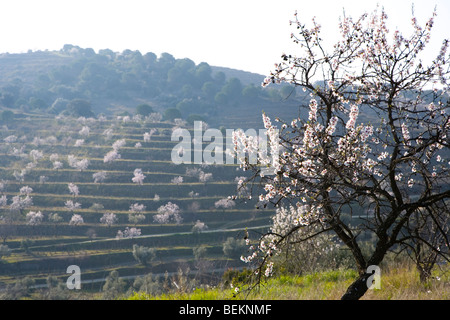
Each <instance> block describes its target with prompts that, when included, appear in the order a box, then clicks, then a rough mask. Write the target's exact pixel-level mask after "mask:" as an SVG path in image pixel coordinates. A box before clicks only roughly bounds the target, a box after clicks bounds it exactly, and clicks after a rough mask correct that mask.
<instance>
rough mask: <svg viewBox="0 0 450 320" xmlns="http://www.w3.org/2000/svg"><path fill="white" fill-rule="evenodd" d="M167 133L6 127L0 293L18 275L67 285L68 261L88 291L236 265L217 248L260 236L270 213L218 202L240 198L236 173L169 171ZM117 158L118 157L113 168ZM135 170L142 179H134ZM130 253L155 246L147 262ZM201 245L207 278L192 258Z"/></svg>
mask: <svg viewBox="0 0 450 320" xmlns="http://www.w3.org/2000/svg"><path fill="white" fill-rule="evenodd" d="M174 126H175V124H174V123H171V122H167V121H166V122H160V121H158V122H155V121H152V120H149V119H148V118H146V119H145V120H144V119H141V118H139V117H137V118H134V119H131V120H129V121H128V120H127V121H124V118H119V119H118V118H117V117H114V118H101V119H94V118H91V119H86V118H82V117H81V118H79V119H75V118H70V117H67V118H65V117H60V118H58V119H55V117H54V116H42V115H37V114H27V116H26V118H22V119H19V120H12V121H10V122H9V123H8V124H7V126H6V125H4V126H3V129H2V131H1V134H0V176H1V181H2V182H1V184H0V199H1V203H0V215H1V223H0V237H1V240H2V245H4V246H7V251H8V254H5V256H3V257H2V259H0V290H2V291H4V290H6V291H8V292H9V290H11V287H12V286H13V285H14V283H16V281H19V280H20V279H22V278H24V277H29V278H30V279H32V280H33V287H34V288H40V287H42V286H45V285H46V281H47V279H48V277H49V276H55V277H56V278H57V279H59V280H60V281H65V280H66V279H67V277H68V275H67V274H66V268H67V267H68V266H70V265H77V266H79V267H80V268H81V272H82V282H83V289H86V290H88V291H89V290H94V291H98V290H99V288H101V286H102V285H103V282H104V280H105V277H106V276H107V275H108V273H109V272H111V271H112V270H115V271H118V272H119V273H120V275H121V276H125V277H129V278H130V279H134V278H135V277H136V276H139V275H145V274H147V273H153V274H164V272H177V270H178V269H179V268H183V270H184V269H186V268H189V269H190V270H192V271H193V272H195V274H196V275H197V277H200V278H202V277H206V276H207V275H208V277H211V274H212V273H217V275H216V277H218V278H220V276H221V273H222V272H223V271H224V270H225V269H226V268H229V267H241V266H243V263H242V262H241V261H240V260H239V254H237V255H233V256H230V255H226V254H224V251H223V245H224V243H225V242H226V241H227V239H228V238H230V237H231V238H233V239H239V238H242V232H243V230H244V229H245V228H246V227H248V228H249V229H253V228H256V229H257V230H258V229H259V230H262V229H266V228H267V225H268V224H269V222H270V215H271V213H272V212H271V211H270V210H267V211H266V210H264V211H262V210H256V209H255V207H254V204H250V203H245V202H243V201H241V200H236V201H230V205H225V204H224V205H223V206H221V205H220V202H218V201H220V200H221V199H224V198H227V197H228V196H230V195H233V194H236V176H237V175H239V176H242V173H241V172H238V171H236V168H237V165H226V166H217V165H209V166H207V165H201V166H200V165H189V164H180V165H175V164H173V163H172V161H171V156H170V153H171V150H172V148H173V147H174V145H175V142H172V141H171V132H172V128H173V127H174ZM149 132H151V134H149V135H148V136H146V137H145V136H144V134H145V133H149ZM113 150H116V151H117V152H118V153H119V154H120V157H116V158H115V159H114V160H111V161H109V160H107V155H108V153H109V152H111V151H113ZM136 169H141V172H142V174H143V175H144V178H143V180H142V181H133V178H134V177H135V176H136V174H135V172H136V171H135V170H136ZM171 204H172V205H171ZM139 206H141V207H140V208H139ZM169 207H171V208H175V210H174V211H170V210H169V209H168V208H169ZM133 208H135V210H134V209H133ZM166 209H167V210H166ZM108 215H109V217H110V218H113V219H111V220H109V222H108V221H107V219H106V217H108ZM132 230H134V231H135V232H136V233H134V234H133V233H131V232H129V231H132ZM134 245H138V246H142V247H145V248H151V249H152V250H153V253H154V257H153V259H152V261H151V262H148V263H145V264H142V263H139V262H138V261H137V260H136V258H135V257H134V255H133V246H134ZM198 247H202V248H204V249H203V250H204V252H203V255H202V259H206V261H207V263H208V272H206V273H205V271H204V269H202V268H199V266H198V260H196V258H195V255H194V252H195V251H194V249H195V248H198ZM241 249H242V248H241ZM207 279H210V280H211V278H207ZM210 280H208V281H210ZM8 288H9V289H8Z"/></svg>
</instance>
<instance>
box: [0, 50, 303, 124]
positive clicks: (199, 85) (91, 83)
mask: <svg viewBox="0 0 450 320" xmlns="http://www.w3.org/2000/svg"><path fill="white" fill-rule="evenodd" d="M38 54H39V57H41V56H42V55H44V54H47V55H48V58H47V60H50V61H53V60H54V61H55V63H54V64H52V63H49V64H48V65H44V64H43V65H42V66H40V65H38V61H39V60H36V64H37V65H35V66H31V67H27V68H28V70H24V71H23V73H20V72H16V73H15V74H14V76H11V79H8V78H4V79H2V81H1V82H2V83H7V84H6V85H3V86H2V87H0V106H2V107H4V108H6V109H12V110H14V109H15V110H21V111H33V110H35V111H39V110H42V111H45V112H50V113H52V114H55V115H57V114H64V115H72V116H85V117H89V116H92V115H93V114H94V113H107V111H108V110H106V108H107V107H108V106H110V105H111V103H114V104H119V103H123V104H124V105H125V106H127V107H131V108H132V109H134V108H136V106H138V105H141V104H142V103H138V101H141V102H142V101H147V102H148V103H146V104H147V105H148V106H149V107H151V108H152V107H153V109H151V110H150V109H148V107H142V106H141V107H140V108H139V110H137V109H136V113H138V114H144V115H145V114H147V115H148V114H149V112H150V111H151V112H160V113H161V114H162V115H164V113H165V110H167V109H169V108H170V109H172V110H171V111H169V112H168V113H167V114H166V115H164V118H165V119H167V120H171V119H173V118H174V117H175V118H176V117H181V118H184V119H188V118H189V116H191V121H192V120H193V119H196V120H197V119H203V120H206V119H207V118H208V117H211V116H214V115H215V114H216V113H217V110H218V108H226V107H227V106H230V105H243V104H248V103H252V104H254V103H258V102H261V101H277V100H280V99H285V98H287V97H295V90H294V89H293V87H291V86H289V85H284V86H283V87H279V88H270V89H268V90H262V88H261V86H260V85H259V83H258V84H248V85H247V84H243V83H242V82H241V80H240V79H238V78H237V77H230V78H228V79H227V77H226V76H225V73H224V72H222V71H217V72H213V68H212V67H211V66H210V65H209V64H208V63H206V62H201V63H199V64H195V62H194V61H192V60H191V59H188V58H183V59H176V58H175V57H173V56H172V55H171V54H169V53H162V54H161V55H160V56H159V57H158V56H157V55H156V54H154V53H152V52H148V53H145V54H141V53H140V52H139V51H132V50H124V51H123V52H120V53H119V52H113V51H112V50H110V49H103V50H99V52H98V53H96V52H95V51H94V50H93V49H91V48H86V49H83V48H80V47H78V46H74V45H69V44H67V45H64V47H63V48H62V49H61V50H59V51H51V52H45V53H44V52H36V53H33V52H31V53H30V52H29V53H26V54H23V57H22V58H23V59H25V58H26V56H28V57H27V61H33V55H36V57H37V56H38ZM61 57H64V60H62V62H61ZM19 59H21V57H19ZM31 71H33V73H35V74H37V76H35V79H30V75H29V74H30V72H31ZM5 77H7V76H5ZM130 104H134V105H130ZM149 110H150V111H149ZM175 110H177V111H175ZM6 116H8V115H6ZM0 120H1V119H0Z"/></svg>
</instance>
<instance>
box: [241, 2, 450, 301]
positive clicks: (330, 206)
mask: <svg viewBox="0 0 450 320" xmlns="http://www.w3.org/2000/svg"><path fill="white" fill-rule="evenodd" d="M435 16H436V11H435V12H434V13H433V15H432V17H431V19H429V20H428V21H427V22H426V24H425V26H424V27H421V26H420V25H419V23H418V22H417V20H416V18H415V17H414V15H413V17H412V20H411V22H412V33H411V35H409V36H405V35H403V34H402V33H400V31H398V30H396V31H395V32H393V33H392V32H390V30H388V28H387V14H386V13H385V11H384V10H380V9H378V8H377V10H375V11H374V12H373V13H372V14H364V15H362V16H361V17H360V18H359V19H357V20H356V21H354V20H353V19H352V18H351V17H346V16H344V17H343V18H341V20H340V24H339V29H340V34H341V37H340V39H339V40H338V41H337V42H336V43H335V44H334V46H332V47H331V48H330V49H327V48H326V46H325V44H324V41H323V39H322V35H321V26H320V25H319V24H318V23H317V22H316V21H315V20H314V19H313V22H312V27H311V28H307V27H306V26H305V24H303V23H301V22H300V20H299V18H298V16H297V13H296V14H295V19H294V20H293V21H291V25H293V27H295V28H296V34H294V33H292V34H291V38H292V39H293V41H294V42H295V44H298V47H299V55H298V56H295V55H290V54H283V55H282V57H281V62H280V63H279V64H276V68H275V71H273V72H272V73H271V74H270V76H268V77H267V78H266V79H265V81H264V83H263V86H267V85H270V84H271V83H282V82H288V83H291V84H293V85H295V86H296V87H297V88H300V89H301V90H303V91H304V92H305V93H306V94H309V97H308V100H309V102H307V103H306V105H305V106H304V107H305V110H306V112H305V113H304V115H303V116H300V117H299V118H297V119H294V120H293V121H290V122H284V121H282V120H280V119H278V118H277V119H275V120H276V122H278V123H279V127H278V126H276V125H274V124H273V123H272V120H271V119H270V118H269V117H268V116H267V115H265V114H264V115H263V122H264V126H265V128H266V129H267V134H268V135H269V147H271V148H279V156H277V157H276V159H272V160H273V161H270V163H269V162H268V161H266V160H265V159H264V158H262V159H261V161H259V163H257V164H254V163H253V162H251V161H249V158H250V153H251V152H258V151H257V150H255V149H253V150H252V146H253V147H254V146H255V144H254V143H252V140H251V139H252V137H245V136H242V135H239V136H236V137H235V139H234V142H235V147H236V146H237V145H238V144H240V145H245V146H246V147H247V151H248V152H249V156H248V157H246V158H245V159H243V163H242V164H241V167H243V169H244V170H252V172H253V176H252V178H251V179H249V180H248V181H249V182H250V181H251V182H252V184H253V185H254V184H255V183H256V184H259V185H260V187H261V189H262V190H263V192H262V194H260V195H259V200H260V202H262V203H264V204H265V205H267V204H268V203H273V204H275V205H276V206H277V207H284V208H286V210H285V211H284V213H285V214H288V215H290V217H288V218H286V217H285V218H284V219H283V221H286V225H285V226H284V227H280V226H277V228H273V229H272V230H271V232H269V233H267V234H265V235H264V236H262V237H261V238H259V239H258V242H257V245H255V246H253V247H252V248H253V249H254V252H253V253H252V254H250V255H249V256H248V257H242V260H244V261H247V262H253V263H256V265H257V274H258V280H261V277H263V275H264V274H265V275H267V276H268V275H270V274H271V273H272V271H273V257H274V256H276V254H277V253H279V252H281V251H283V249H286V247H288V246H289V245H290V243H291V241H292V239H293V237H294V236H295V235H296V234H298V233H299V232H301V234H302V235H303V238H302V239H299V237H295V241H297V242H298V241H306V240H309V239H312V238H314V237H316V236H318V235H321V234H324V233H330V234H333V235H334V236H335V237H336V238H337V239H338V240H339V241H340V242H341V243H342V244H343V245H345V246H346V247H348V249H349V251H350V252H351V253H352V256H353V258H354V260H355V263H356V267H357V270H358V272H359V277H358V278H357V279H356V280H355V281H354V282H353V283H352V284H351V285H350V286H349V288H348V290H347V292H346V293H345V294H344V295H343V297H342V298H343V299H359V298H360V297H362V296H363V295H364V294H365V292H366V291H367V289H368V287H369V285H368V284H367V280H368V279H369V278H370V276H371V275H372V273H370V272H368V270H367V269H368V267H369V266H371V265H379V264H380V263H381V262H382V260H383V258H384V257H385V255H386V254H387V252H388V251H390V250H394V249H395V250H398V251H401V250H406V251H408V253H410V255H411V257H413V258H414V257H415V258H416V263H418V265H419V264H420V263H421V262H423V261H420V259H421V258H420V254H419V255H417V254H414V252H416V251H417V248H418V246H420V247H421V248H422V252H423V251H425V250H427V252H428V253H430V254H431V255H432V256H434V257H435V258H436V257H438V256H440V257H441V258H444V259H446V260H447V261H449V260H450V257H449V241H448V230H449V221H450V220H449V215H450V213H449V212H450V210H449V198H450V189H449V185H450V184H449V182H450V170H449V168H450V154H449V149H448V147H449V138H450V136H449V132H448V131H449V129H450V118H449V114H450V112H449V111H450V104H449V101H448V89H449V86H448V85H449V78H448V75H449V66H450V57H449V55H448V54H447V48H448V45H449V42H448V40H445V41H444V42H443V44H442V47H441V50H440V52H439V53H437V57H436V58H435V59H434V60H433V61H431V62H430V63H429V64H428V65H427V64H426V63H425V61H422V59H421V57H422V55H423V52H424V49H425V48H426V46H427V44H428V43H429V40H430V36H431V30H432V26H433V21H434V18H435ZM277 138H278V139H277ZM268 163H269V164H270V165H271V168H273V172H271V174H267V170H265V171H264V170H262V168H263V165H267V164H268ZM263 172H264V174H263ZM249 182H246V183H245V184H244V185H248V183H249ZM344 216H347V217H348V216H350V217H352V219H343V217H344ZM349 220H350V221H351V222H349ZM307 230H311V232H309V233H308V232H306V231H307ZM368 238H374V239H375V242H374V249H373V250H372V252H370V253H369V255H367V254H363V252H362V247H361V244H362V241H364V240H365V239H368ZM419 251H420V250H419Z"/></svg>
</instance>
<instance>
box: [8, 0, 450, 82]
mask: <svg viewBox="0 0 450 320" xmlns="http://www.w3.org/2000/svg"><path fill="white" fill-rule="evenodd" d="M413 2H414V4H415V12H416V16H417V18H418V20H419V22H421V24H422V25H424V23H425V22H426V21H427V20H428V18H429V17H430V16H431V14H432V12H433V9H434V7H435V6H437V9H438V16H437V18H436V20H435V21H436V23H435V30H434V33H433V37H432V43H433V45H434V46H433V47H434V48H435V49H434V51H435V52H436V54H437V51H438V50H439V45H440V43H441V42H442V40H443V39H444V38H450V1H449V0H416V1H412V0H395V1H394V0H388V1H385V0H376V1H375V0H374V1H371V0H364V1H362V0H356V1H355V0H332V1H327V0H295V1H294V0H221V1H216V0H159V1H154V0H1V2H0V30H1V37H0V52H2V53H3V52H10V53H15V52H26V51H28V50H29V49H31V50H33V51H35V50H45V49H48V50H59V49H61V48H62V47H63V45H64V44H73V45H78V46H80V47H82V48H93V49H94V50H96V51H98V50H99V49H105V48H109V49H112V50H113V51H118V52H120V51H123V50H124V49H131V50H139V51H140V52H141V53H142V54H144V53H146V52H154V53H155V54H157V55H158V56H159V55H160V54H161V53H162V52H168V53H170V54H172V55H173V56H174V57H175V58H190V59H192V60H193V61H194V62H195V63H200V62H202V61H205V62H208V63H209V64H211V65H216V66H225V67H231V68H237V69H241V70H246V71H252V72H257V73H261V74H267V73H268V72H269V71H270V70H272V67H273V65H274V63H275V62H278V61H279V57H280V55H281V53H282V52H286V53H288V52H293V51H292V50H291V48H292V42H291V39H290V34H291V32H292V31H295V30H294V29H293V28H292V27H290V26H289V20H290V19H292V18H293V14H294V12H295V10H298V13H299V17H300V18H301V19H302V20H303V21H305V22H307V23H309V22H310V21H311V18H312V17H313V16H316V18H317V21H318V22H319V23H320V24H321V25H322V26H323V31H324V33H323V37H324V38H327V37H328V38H331V39H332V40H333V39H334V38H335V37H336V31H337V23H338V21H339V16H341V15H342V13H343V9H345V12H346V15H352V16H359V15H361V14H362V13H364V12H371V11H373V10H374V9H375V8H376V5H377V3H378V4H380V5H381V6H384V7H385V9H386V11H387V14H388V16H389V21H390V23H391V29H392V31H393V30H395V29H396V28H398V29H399V30H401V31H404V32H405V33H406V34H407V33H409V31H410V30H411V28H410V19H411V4H412V3H413ZM433 40H434V41H433Z"/></svg>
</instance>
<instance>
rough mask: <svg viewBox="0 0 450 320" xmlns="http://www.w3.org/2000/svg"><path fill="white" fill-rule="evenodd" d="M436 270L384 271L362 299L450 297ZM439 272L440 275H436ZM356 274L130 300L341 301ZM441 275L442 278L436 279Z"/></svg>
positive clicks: (449, 284) (449, 277)
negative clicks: (429, 273) (428, 274)
mask: <svg viewBox="0 0 450 320" xmlns="http://www.w3.org/2000/svg"><path fill="white" fill-rule="evenodd" d="M444 271H445V272H444V273H443V272H442V270H441V271H440V270H437V269H436V270H435V271H434V278H432V279H430V280H429V281H428V282H426V283H420V281H419V275H418V272H417V270H416V269H415V268H414V267H413V266H411V265H408V264H405V265H401V266H399V267H393V268H390V269H388V270H386V271H385V272H383V273H382V274H381V289H379V290H376V289H374V290H368V291H367V292H366V294H365V295H364V296H363V297H362V300H449V299H450V268H449V267H448V266H447V267H446V270H444ZM438 274H439V275H440V277H438V276H437V275H438ZM356 277H357V272H356V271H354V270H332V271H323V272H315V273H311V274H305V275H301V276H296V275H279V276H277V277H274V278H270V279H268V280H267V281H266V282H265V283H264V284H262V285H261V286H260V287H258V288H257V289H254V290H253V291H250V292H246V291H241V292H240V293H239V294H237V295H236V296H234V295H233V294H234V293H235V291H234V290H233V289H232V288H230V287H227V288H220V287H215V288H207V289H204V288H201V289H200V288H198V289H195V290H193V291H192V292H189V293H186V292H173V293H168V294H167V293H166V294H162V295H158V296H152V295H148V294H145V293H139V292H137V293H136V292H135V293H134V294H132V295H131V296H129V297H127V298H126V299H129V300H228V299H237V300H242V299H245V300H339V299H340V298H341V296H342V295H343V294H344V292H345V291H346V289H347V287H348V286H349V285H350V284H351V283H352V282H353V280H354V279H355V278H356ZM436 277H438V278H439V279H437V278H436Z"/></svg>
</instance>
